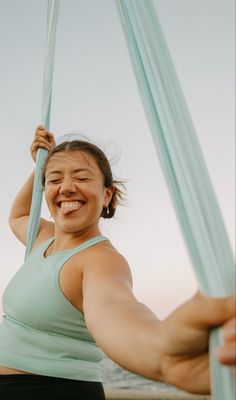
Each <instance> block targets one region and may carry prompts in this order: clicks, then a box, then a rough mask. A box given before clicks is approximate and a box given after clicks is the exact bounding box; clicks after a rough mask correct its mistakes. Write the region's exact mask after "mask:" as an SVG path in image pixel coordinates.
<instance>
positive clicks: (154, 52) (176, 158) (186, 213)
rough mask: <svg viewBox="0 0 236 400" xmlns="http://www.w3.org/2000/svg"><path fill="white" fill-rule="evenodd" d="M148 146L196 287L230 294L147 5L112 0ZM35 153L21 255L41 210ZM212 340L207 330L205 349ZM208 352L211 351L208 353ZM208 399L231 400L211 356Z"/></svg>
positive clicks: (52, 11)
mask: <svg viewBox="0 0 236 400" xmlns="http://www.w3.org/2000/svg"><path fill="white" fill-rule="evenodd" d="M116 3H117V6H118V9H119V12H120V16H121V20H122V25H123V28H124V31H125V35H126V38H127V43H128V47H129V50H130V54H131V58H132V61H133V66H134V70H135V74H136V77H137V81H138V85H139V89H140V93H141V97H142V100H143V104H144V108H145V110H146V113H147V118H148V121H149V125H150V130H151V132H152V135H153V139H154V143H155V146H156V149H157V152H158V155H159V159H160V161H161V165H162V167H163V171H164V174H165V177H166V181H167V184H168V187H169V190H170V193H171V197H172V199H173V203H174V207H175V209H176V213H177V216H178V218H179V222H180V226H181V228H182V232H183V235H184V237H185V240H186V244H187V248H188V251H189V254H190V257H191V259H192V263H193V266H194V268H195V272H196V275H197V277H198V280H199V283H200V287H201V289H202V290H203V292H204V293H206V294H208V295H210V296H216V297H220V296H225V295H228V294H230V293H232V292H233V291H234V260H233V255H232V251H231V248H230V244H229V240H228V237H227V234H226V231H225V227H224V223H223V221H222V217H221V214H220V210H219V207H218V204H217V201H216V198H215V195H214V192H213V189H212V185H211V182H210V179H209V176H208V173H207V169H206V166H205V162H204V160H203V157H202V154H201V150H200V147H199V144H198V141H197V137H196V135H195V131H194V127H193V124H192V121H191V118H190V116H189V113H188V109H187V106H186V103H185V100H184V97H183V94H182V91H181V88H180V86H179V83H178V79H177V76H176V73H175V70H174V66H173V63H172V61H171V57H170V54H169V52H168V48H167V45H166V43H165V39H164V36H163V34H162V31H161V28H160V25H159V22H158V19H157V16H156V13H155V8H154V6H153V3H152V1H151V0H128V1H126V0H116ZM58 6H59V0H49V2H48V38H47V46H46V56H45V74H44V90H43V102H42V124H43V125H44V126H45V127H46V128H47V129H49V122H50V109H51V93H52V73H53V65H54V53H55V42H56V26H57V16H58ZM46 155H47V152H46V151H45V150H39V151H38V154H37V163H36V171H35V183H34V190H33V197H32V205H31V216H30V225H29V232H28V241H27V249H26V257H27V256H28V254H29V253H30V251H31V248H32V245H33V243H34V240H35V238H36V235H37V231H38V223H39V218H40V211H41V201H42V191H43V189H42V186H41V170H42V167H43V164H44V160H45V157H46ZM218 343H219V335H218V333H217V332H216V331H215V332H213V334H212V337H211V347H212V348H214V347H215V346H216V344H218ZM212 353H213V352H212V351H211V354H212ZM212 370H213V373H212V376H213V385H212V389H213V399H214V400H222V399H227V400H232V399H233V376H232V375H231V374H230V372H231V371H230V370H229V368H227V367H222V366H220V365H219V364H218V363H216V361H215V360H214V357H213V356H212Z"/></svg>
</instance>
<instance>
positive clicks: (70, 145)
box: [42, 140, 124, 218]
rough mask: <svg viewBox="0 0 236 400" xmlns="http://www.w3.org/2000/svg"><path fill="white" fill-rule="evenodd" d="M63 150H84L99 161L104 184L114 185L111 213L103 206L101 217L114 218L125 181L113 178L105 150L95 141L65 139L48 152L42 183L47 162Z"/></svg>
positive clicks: (43, 182) (43, 178) (106, 185)
mask: <svg viewBox="0 0 236 400" xmlns="http://www.w3.org/2000/svg"><path fill="white" fill-rule="evenodd" d="M62 151H68V152H72V151H82V152H85V153H88V154H90V155H91V156H92V157H93V158H94V160H95V161H96V162H97V165H98V167H99V169H100V170H101V172H102V174H103V177H104V186H105V187H106V188H110V187H113V188H114V192H113V195H112V198H111V201H110V203H109V205H108V210H109V213H108V212H107V211H108V210H107V208H103V209H102V212H101V217H103V218H112V217H113V216H114V214H115V211H116V206H117V204H119V200H122V199H123V192H122V190H121V189H120V188H119V187H118V186H122V187H123V188H124V183H123V182H122V181H119V180H115V179H113V176H112V171H111V167H110V163H109V161H108V159H107V157H106V156H105V154H104V153H103V151H102V150H101V149H100V148H99V147H97V146H96V145H95V144H93V143H89V142H86V141H84V140H72V141H65V142H62V143H60V144H59V145H57V146H55V147H54V148H53V149H52V150H51V151H50V152H49V154H48V156H47V158H46V161H45V164H44V167H43V170H42V185H43V187H44V186H45V172H46V168H47V164H48V162H49V160H50V159H51V157H52V156H53V155H54V154H56V153H59V152H62Z"/></svg>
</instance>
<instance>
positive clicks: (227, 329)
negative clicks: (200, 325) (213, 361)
mask: <svg viewBox="0 0 236 400" xmlns="http://www.w3.org/2000/svg"><path fill="white" fill-rule="evenodd" d="M221 333H222V337H223V339H224V344H223V346H221V347H218V348H217V349H216V357H217V358H218V360H219V361H220V362H221V363H222V364H225V365H234V366H236V319H235V318H232V319H231V320H229V321H228V322H226V323H225V324H224V325H223V326H222V328H221Z"/></svg>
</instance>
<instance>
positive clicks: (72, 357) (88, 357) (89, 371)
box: [0, 236, 108, 382]
mask: <svg viewBox="0 0 236 400" xmlns="http://www.w3.org/2000/svg"><path fill="white" fill-rule="evenodd" d="M53 240H54V238H50V239H49V240H47V241H46V242H44V243H43V244H41V245H40V246H38V247H37V248H36V249H35V250H33V251H32V252H31V254H30V256H29V257H28V258H27V260H26V261H25V263H24V264H23V265H22V267H21V268H20V269H19V270H18V272H17V273H16V274H15V275H14V277H13V278H12V280H11V281H10V282H9V284H8V286H7V287H6V289H5V291H4V294H3V319H2V322H1V324H0V365H2V366H5V367H9V368H15V369H19V370H22V371H26V372H31V373H33V374H38V375H46V376H55V377H59V378H68V379H75V380H85V381H95V382H100V381H101V374H100V367H99V361H101V359H102V358H103V352H102V351H101V350H100V349H99V347H98V346H97V344H96V343H95V341H94V339H93V337H92V336H91V335H90V333H89V331H88V329H87V327H86V324H85V319H84V315H83V313H82V312H81V311H79V310H78V309H77V308H76V307H74V306H73V305H72V303H70V301H69V300H68V299H67V298H66V297H65V296H64V294H63V292H62V291H61V288H60V284H59V273H60V270H61V268H62V267H63V265H64V263H65V262H66V261H67V260H68V259H69V258H70V257H72V256H73V255H74V254H76V253H79V252H80V251H81V250H84V249H86V248H88V247H90V246H93V245H95V244H97V243H99V242H101V241H103V240H108V239H107V238H106V237H104V236H97V237H94V238H92V239H90V240H88V241H86V242H84V243H83V244H81V245H80V246H77V247H75V248H73V249H70V250H64V251H60V252H57V253H54V254H52V255H50V256H48V257H46V258H45V256H44V254H45V251H46V249H47V248H48V247H49V245H50V243H52V242H53Z"/></svg>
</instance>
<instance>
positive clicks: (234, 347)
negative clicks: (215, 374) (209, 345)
mask: <svg viewBox="0 0 236 400" xmlns="http://www.w3.org/2000/svg"><path fill="white" fill-rule="evenodd" d="M215 354H216V357H217V358H218V360H219V361H220V362H221V363H222V364H225V365H234V366H236V344H235V342H232V343H229V344H225V345H224V346H222V347H218V348H217V349H216V352H215Z"/></svg>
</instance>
